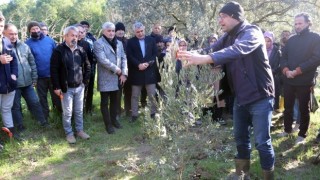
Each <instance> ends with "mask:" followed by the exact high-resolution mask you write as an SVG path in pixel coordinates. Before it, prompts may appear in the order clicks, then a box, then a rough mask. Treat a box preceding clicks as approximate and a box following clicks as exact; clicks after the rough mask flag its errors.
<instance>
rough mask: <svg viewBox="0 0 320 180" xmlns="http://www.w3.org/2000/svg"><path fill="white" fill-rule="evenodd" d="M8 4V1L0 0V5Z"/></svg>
mask: <svg viewBox="0 0 320 180" xmlns="http://www.w3.org/2000/svg"><path fill="white" fill-rule="evenodd" d="M8 2H10V0H0V5H1V4H5V3H8Z"/></svg>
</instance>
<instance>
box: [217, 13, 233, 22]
mask: <svg viewBox="0 0 320 180" xmlns="http://www.w3.org/2000/svg"><path fill="white" fill-rule="evenodd" d="M232 16H233V14H232V15H231V16H229V15H227V14H221V15H219V16H218V21H220V20H224V19H225V18H227V17H232Z"/></svg>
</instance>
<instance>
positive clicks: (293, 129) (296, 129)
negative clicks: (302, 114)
mask: <svg viewBox="0 0 320 180" xmlns="http://www.w3.org/2000/svg"><path fill="white" fill-rule="evenodd" d="M299 127H300V124H295V125H294V127H293V128H292V131H293V132H297V131H299Z"/></svg>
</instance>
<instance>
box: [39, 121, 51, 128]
mask: <svg viewBox="0 0 320 180" xmlns="http://www.w3.org/2000/svg"><path fill="white" fill-rule="evenodd" d="M40 126H41V127H43V128H51V126H50V124H49V123H48V122H42V123H41V124H40Z"/></svg>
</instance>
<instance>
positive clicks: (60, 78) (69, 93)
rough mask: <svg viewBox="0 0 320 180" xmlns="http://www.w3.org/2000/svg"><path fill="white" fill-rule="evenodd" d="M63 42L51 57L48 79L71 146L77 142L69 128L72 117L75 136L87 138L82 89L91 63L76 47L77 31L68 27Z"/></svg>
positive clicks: (82, 51)
mask: <svg viewBox="0 0 320 180" xmlns="http://www.w3.org/2000/svg"><path fill="white" fill-rule="evenodd" d="M63 34H64V39H65V42H63V43H62V44H60V45H59V46H58V47H57V48H56V49H55V50H54V52H53V54H52V57H51V80H52V85H53V89H54V93H55V94H56V95H57V96H60V99H61V104H62V110H63V116H62V122H63V128H64V131H65V133H66V139H67V141H68V142H69V143H70V144H73V143H75V142H76V139H75V137H74V135H73V131H72V126H71V117H72V114H74V120H75V126H76V127H75V129H76V131H77V136H78V137H80V138H82V139H88V138H89V137H90V136H89V135H88V134H86V133H85V132H84V131H83V95H84V86H85V85H87V84H88V82H89V78H90V62H89V60H88V58H87V54H86V52H85V51H84V50H83V48H82V47H80V46H78V45H77V41H78V35H79V30H78V28H76V27H74V26H69V27H67V28H66V29H65V30H64V33H63Z"/></svg>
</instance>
